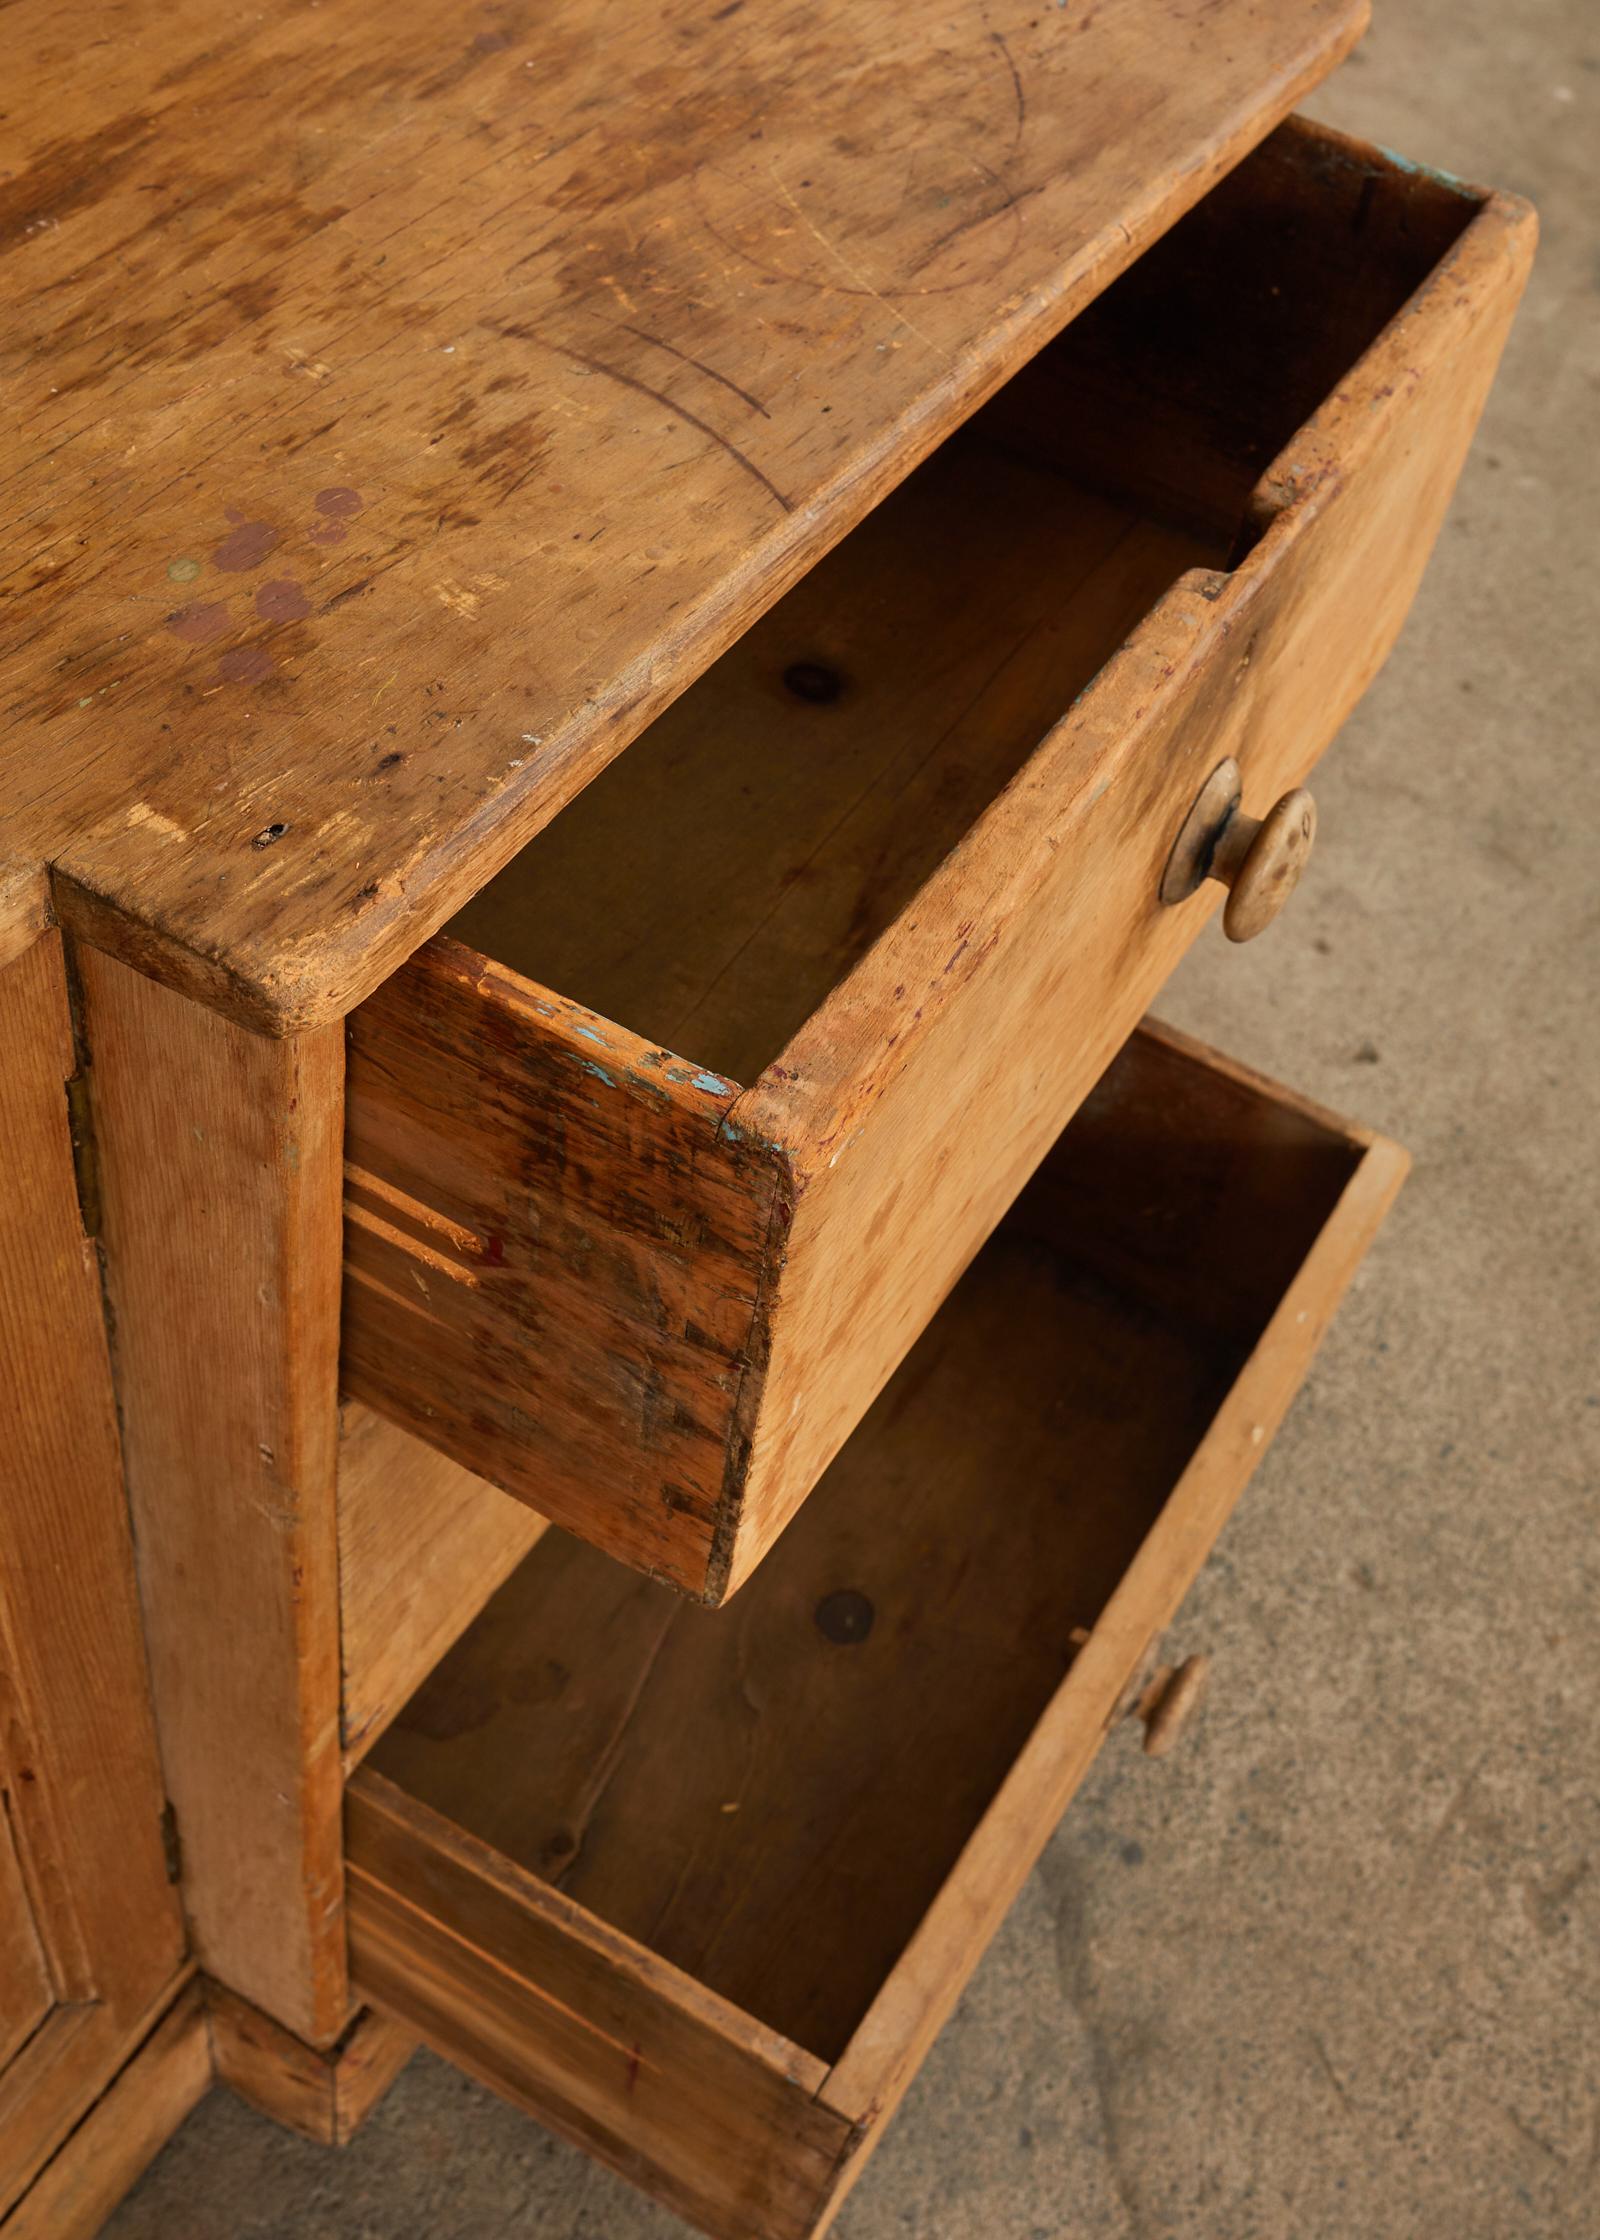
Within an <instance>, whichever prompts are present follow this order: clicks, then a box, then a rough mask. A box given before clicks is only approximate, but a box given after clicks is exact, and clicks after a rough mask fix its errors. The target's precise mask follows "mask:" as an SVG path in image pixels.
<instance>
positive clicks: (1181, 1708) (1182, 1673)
mask: <svg viewBox="0 0 1600 2240" xmlns="http://www.w3.org/2000/svg"><path fill="white" fill-rule="evenodd" d="M1210 1675H1211V1659H1210V1658H1209V1657H1208V1656H1205V1655H1200V1656H1195V1657H1185V1658H1184V1660H1183V1662H1182V1664H1180V1665H1177V1666H1173V1665H1170V1664H1162V1665H1157V1667H1156V1669H1155V1671H1154V1672H1153V1673H1152V1674H1151V1676H1150V1684H1149V1686H1148V1687H1147V1688H1146V1689H1145V1691H1144V1693H1143V1695H1142V1696H1141V1697H1140V1698H1139V1701H1138V1702H1137V1703H1136V1704H1135V1706H1134V1713H1135V1716H1136V1717H1137V1718H1139V1719H1140V1720H1141V1721H1142V1722H1143V1725H1144V1754H1145V1756H1146V1757H1147V1758H1164V1757H1165V1756H1166V1754H1167V1752H1168V1751H1169V1750H1170V1749H1171V1748H1172V1746H1173V1744H1174V1743H1175V1742H1176V1741H1177V1739H1178V1737H1179V1735H1181V1734H1182V1732H1183V1730H1184V1728H1185V1727H1186V1726H1187V1725H1188V1723H1189V1720H1190V1718H1191V1716H1192V1714H1193V1712H1194V1709H1195V1706H1196V1704H1198V1703H1199V1701H1200V1698H1201V1697H1202V1696H1203V1695H1204V1694H1205V1692H1206V1681H1207V1680H1208V1679H1209V1678H1210Z"/></svg>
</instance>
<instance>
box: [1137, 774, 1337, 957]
mask: <svg viewBox="0 0 1600 2240" xmlns="http://www.w3.org/2000/svg"><path fill="white" fill-rule="evenodd" d="M1241 803H1242V791H1241V783H1240V778H1239V765H1238V764H1237V763H1236V762H1235V761H1234V760H1233V757H1232V756H1231V755H1230V756H1229V757H1228V759H1227V761H1226V762H1219V763H1218V764H1217V767H1216V768H1215V770H1213V771H1212V773H1211V775H1210V777H1209V778H1207V780H1206V782H1205V784H1204V785H1203V786H1202V787H1201V788H1200V791H1199V793H1198V794H1197V795H1196V796H1195V801H1194V806H1193V808H1192V809H1191V810H1190V811H1189V814H1188V816H1187V817H1185V819H1184V821H1183V830H1182V831H1181V832H1180V833H1179V835H1178V838H1177V842H1176V844H1175V845H1174V847H1173V850H1172V854H1171V855H1170V856H1169V857H1168V859H1167V868H1166V871H1165V873H1164V874H1163V876H1162V880H1161V899H1162V901H1163V902H1167V903H1177V902H1187V901H1188V899H1189V897H1190V895H1192V894H1194V893H1195V892H1196V891H1197V889H1198V888H1200V887H1201V886H1202V885H1203V884H1204V883H1205V881H1206V880H1207V879H1220V880H1221V882H1222V884H1223V885H1224V886H1225V887H1226V888H1227V889H1228V901H1227V906H1226V908H1225V909H1224V910H1223V913H1222V930H1223V932H1224V933H1225V934H1226V935H1227V936H1228V939H1229V940H1230V941H1252V940H1254V938H1255V936H1256V935H1257V934H1258V933H1261V932H1262V931H1264V930H1265V928H1266V927H1267V926H1269V925H1271V923H1272V921H1273V919H1274V918H1275V917H1276V916H1277V915H1278V912H1279V911H1280V910H1281V909H1282V908H1283V906H1284V904H1285V903H1286V902H1287V901H1288V899H1289V897H1290V895H1292V894H1293V892H1294V890H1295V888H1296V886H1297V885H1298V884H1299V880H1300V874H1301V872H1302V871H1303V870H1304V869H1305V867H1306V858H1307V857H1308V856H1309V855H1310V853H1311V843H1312V842H1313V841H1314V840H1315V838H1316V836H1317V805H1316V803H1315V802H1314V801H1313V800H1312V798H1311V796H1310V794H1309V793H1307V792H1306V791H1305V790H1304V788H1303V787H1300V786H1296V787H1295V789H1294V791H1293V792H1292V793H1286V794H1285V795H1284V796H1283V799H1282V800H1281V801H1279V802H1278V803H1276V805H1275V806H1274V807H1273V808H1271V809H1269V810H1268V811H1267V813H1266V815H1265V816H1264V817H1250V816H1246V815H1245V812H1244V809H1243V807H1242V805H1241Z"/></svg>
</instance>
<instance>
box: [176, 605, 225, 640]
mask: <svg viewBox="0 0 1600 2240" xmlns="http://www.w3.org/2000/svg"><path fill="white" fill-rule="evenodd" d="M231 627H232V626H231V624H230V623H229V620H228V610H227V608H226V607H225V606H223V605H222V603H221V601H220V600H215V599H210V600H206V601H204V602H200V603H196V604H195V605H194V606H190V607H180V608H179V609H178V611H177V613H176V614H169V615H168V617H167V628H168V629H169V630H170V631H171V632H172V635H173V636H174V637H175V638H181V639H182V640H183V642H184V644H185V645H189V646H203V645H205V644H206V643H207V641H208V640H209V639H212V638H222V637H226V635H227V633H228V631H229V629H230V628H231Z"/></svg>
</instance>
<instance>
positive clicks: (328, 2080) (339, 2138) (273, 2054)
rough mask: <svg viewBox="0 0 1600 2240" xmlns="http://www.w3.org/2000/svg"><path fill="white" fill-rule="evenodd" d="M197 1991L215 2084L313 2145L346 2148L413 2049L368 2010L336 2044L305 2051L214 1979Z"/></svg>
mask: <svg viewBox="0 0 1600 2240" xmlns="http://www.w3.org/2000/svg"><path fill="white" fill-rule="evenodd" d="M201 1988H202V1992H203V1997H204V2004H205V2012H206V2020H207V2025H208V2027H209V2029H210V2033H211V2053H212V2060H213V2064H214V2067H215V2071H216V2080H217V2082H218V2083H219V2084H223V2085H226V2086H227V2087H228V2089H229V2090H230V2091H232V2092H234V2093H236V2094H237V2095H238V2097H239V2098H240V2099H241V2100H243V2101H245V2102H246V2103H247V2104H248V2105H249V2106H250V2107H252V2108H254V2109H255V2110H256V2112H257V2113H258V2114H260V2115H264V2116H268V2117H270V2118H271V2120H272V2121H273V2122H274V2123H277V2124H280V2125H282V2126H283V2128H284V2129H285V2130H288V2131H293V2132H296V2133H297V2134H298V2135H299V2136H300V2137H301V2138H302V2139H309V2140H310V2141H311V2142H312V2143H313V2144H314V2145H316V2146H323V2147H342V2146H345V2145H347V2144H348V2142H349V2141H350V2139H351V2138H353V2136H354V2135H355V2133H356V2132H357V2131H358V2130H359V2129H360V2127H361V2125H362V2124H363V2123H364V2122H365V2121H366V2119H367V2117H368V2116H369V2115H370V2114H371V2113H372V2111H373V2109H374V2108H376V2107H377V2105H378V2103H379V2101H380V2100H381V2099H382V2098H383V2096H384V2094H385V2093H386V2092H387V2091H388V2089H389V2087H390V2085H391V2084H393V2082H394V2080H395V2078H396V2077H398V2076H399V2074H400V2071H401V2070H402V2069H403V2068H404V2067H405V2065H406V2063H407V2062H408V2061H409V2060H410V2058H411V2056H412V2054H413V2053H414V2052H415V2051H416V2048H417V2039H416V2036H415V2034H414V2033H413V2032H411V2031H409V2030H407V2029H405V2028H404V2027H403V2026H402V2025H401V2024H399V2023H398V2022H395V2021H393V2020H391V2019H390V2017H388V2016H387V2015H380V2014H377V2013H374V2012H373V2011H372V2010H371V2009H370V2008H369V2009H365V2010H364V2011H363V2012H361V2013H360V2014H358V2015H357V2016H356V2017H355V2019H354V2020H353V2021H352V2022H351V2024H350V2026H349V2028H348V2029H347V2030H346V2031H345V2033H344V2036H343V2037H342V2038H340V2039H338V2040H337V2041H336V2042H335V2043H334V2044H333V2045H331V2046H328V2047H325V2048H324V2047H318V2046H310V2045H307V2044H306V2042H305V2041H304V2039H302V2038H297V2037H296V2036H295V2035H294V2033H293V2032H292V2031H290V2030H286V2029H285V2028H284V2027H283V2025H282V2024H281V2023H278V2022H274V2021H273V2019H272V2017H271V2016H270V2015H268V2014H263V2013H262V2011H261V2009H260V2008H259V2007H254V2006H252V2005H251V2004H250V2002H249V2001H248V2000H247V1999H241V1998H240V1997H239V1996H238V1994H237V1993H236V1992H233V1991H230V1990H229V1989H228V1988H227V1986H226V1985H225V1984H221V1983H218V1982H217V1981H216V1980H215V1978H214V1977H203V1978H202V1979H201Z"/></svg>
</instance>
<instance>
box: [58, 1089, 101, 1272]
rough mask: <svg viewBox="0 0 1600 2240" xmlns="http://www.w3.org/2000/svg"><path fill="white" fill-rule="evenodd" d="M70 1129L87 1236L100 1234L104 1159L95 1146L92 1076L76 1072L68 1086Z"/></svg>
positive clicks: (79, 1199) (84, 1228)
mask: <svg viewBox="0 0 1600 2240" xmlns="http://www.w3.org/2000/svg"><path fill="white" fill-rule="evenodd" d="M66 1089H67V1128H68V1131H69V1133H70V1135H71V1137H72V1175H73V1180H74V1182H75V1183H76V1185H77V1191H78V1215H79V1218H80V1220H81V1221H82V1223H83V1233H84V1235H85V1236H86V1237H98V1236H99V1234H100V1162H99V1160H98V1159H97V1158H96V1156H95V1148H94V1114H93V1112H92V1110H91V1109H90V1104H89V1077H88V1075H87V1074H84V1073H75V1074H74V1075H73V1076H72V1079H71V1080H70V1081H69V1082H68V1083H67V1085H66Z"/></svg>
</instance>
